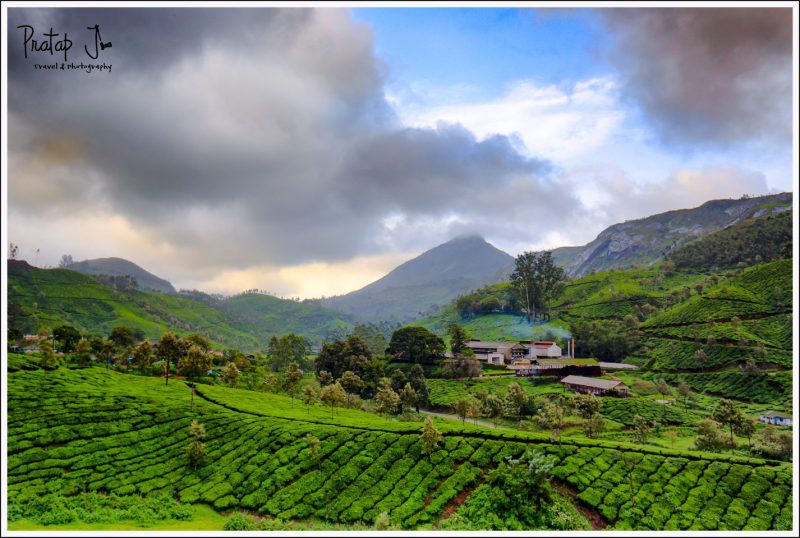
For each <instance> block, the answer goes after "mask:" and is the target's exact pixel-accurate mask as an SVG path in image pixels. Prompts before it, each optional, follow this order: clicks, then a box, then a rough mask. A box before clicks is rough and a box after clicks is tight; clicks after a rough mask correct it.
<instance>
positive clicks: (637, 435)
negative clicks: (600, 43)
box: [633, 415, 654, 445]
mask: <svg viewBox="0 0 800 538" xmlns="http://www.w3.org/2000/svg"><path fill="white" fill-rule="evenodd" d="M653 426H654V424H653V422H652V421H651V420H647V419H646V418H644V417H643V416H641V415H634V417H633V440H634V442H636V443H639V444H642V445H643V444H645V443H647V439H648V438H649V437H650V434H651V433H652V431H653Z"/></svg>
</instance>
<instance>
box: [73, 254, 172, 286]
mask: <svg viewBox="0 0 800 538" xmlns="http://www.w3.org/2000/svg"><path fill="white" fill-rule="evenodd" d="M68 269H70V270H72V271H77V272H79V273H83V274H84V275H109V276H132V277H133V278H135V279H136V282H137V283H138V284H139V289H140V290H141V291H147V292H157V293H175V288H173V287H172V284H171V283H170V282H169V281H167V280H164V279H163V278H159V277H157V276H156V275H154V274H152V273H150V272H148V271H145V270H144V269H142V268H141V267H139V266H138V265H136V264H135V263H133V262H130V261H128V260H124V259H122V258H97V259H94V260H83V261H80V262H76V263H73V264H72V265H70V266H69V267H68Z"/></svg>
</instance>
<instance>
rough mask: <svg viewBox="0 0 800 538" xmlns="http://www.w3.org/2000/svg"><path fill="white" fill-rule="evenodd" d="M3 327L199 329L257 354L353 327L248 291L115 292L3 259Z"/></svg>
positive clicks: (311, 308)
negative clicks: (290, 336)
mask: <svg viewBox="0 0 800 538" xmlns="http://www.w3.org/2000/svg"><path fill="white" fill-rule="evenodd" d="M8 323H9V327H13V328H18V329H20V330H22V331H23V332H24V333H26V334H30V333H35V332H36V331H37V330H38V329H39V327H42V326H44V327H49V328H51V329H52V328H54V327H58V326H59V325H62V324H68V325H73V326H74V327H76V328H78V329H79V330H82V331H86V332H88V333H90V334H97V335H103V336H105V335H107V334H108V333H109V332H110V331H111V329H112V328H114V327H117V326H126V327H129V328H131V329H140V330H142V331H143V332H144V334H145V335H146V336H147V337H148V338H158V337H160V336H161V334H163V333H164V331H166V330H173V331H176V332H178V333H180V334H188V333H192V332H200V333H201V334H203V335H204V336H206V337H208V338H210V339H211V340H212V341H214V342H216V343H217V344H219V345H221V346H225V347H237V348H240V349H241V350H243V351H257V350H264V349H265V348H266V346H267V343H268V342H269V339H270V338H271V337H272V336H280V335H283V334H286V333H289V332H294V333H296V334H299V335H302V336H305V337H306V338H308V339H309V340H310V341H311V342H312V343H317V344H318V343H321V342H322V341H323V340H324V339H325V338H327V337H328V336H330V335H333V334H337V332H338V333H341V332H343V331H344V332H348V331H349V330H350V329H352V327H353V325H352V323H351V321H350V319H349V317H347V316H346V315H344V314H342V313H340V312H336V311H334V310H329V309H326V308H321V307H320V306H318V305H314V304H306V303H299V302H296V301H288V300H283V299H278V298H276V297H271V296H267V295H262V294H255V293H247V294H240V295H237V296H234V297H230V298H216V297H212V296H209V295H205V294H202V293H193V294H192V293H190V294H166V293H147V292H143V291H140V290H136V289H118V288H115V287H112V286H109V285H107V284H104V283H103V282H99V281H97V280H96V279H95V278H93V277H91V276H88V275H84V274H81V273H78V272H76V271H72V270H71V269H39V268H36V267H32V266H30V265H28V264H27V263H26V262H25V261H20V260H9V262H8Z"/></svg>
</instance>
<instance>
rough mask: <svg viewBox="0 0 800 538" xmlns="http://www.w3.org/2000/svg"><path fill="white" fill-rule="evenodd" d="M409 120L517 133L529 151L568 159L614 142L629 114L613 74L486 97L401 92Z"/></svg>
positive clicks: (484, 133) (524, 85)
mask: <svg viewBox="0 0 800 538" xmlns="http://www.w3.org/2000/svg"><path fill="white" fill-rule="evenodd" d="M395 102H396V104H397V105H398V108H399V110H400V114H401V116H402V118H403V120H404V121H405V122H406V123H409V124H411V125H417V126H432V125H436V123H438V122H441V121H445V122H451V123H459V124H461V125H463V126H464V127H466V128H467V129H469V130H471V131H472V132H474V133H475V134H476V135H478V137H481V138H484V137H491V136H494V135H498V134H503V135H509V136H514V137H516V138H517V140H518V142H519V144H518V147H519V149H520V150H521V151H523V152H524V153H527V154H529V155H534V154H535V155H538V156H540V157H543V158H546V159H550V160H554V161H562V160H565V159H575V158H578V157H580V156H582V155H585V154H588V153H590V152H592V151H593V150H595V149H597V148H599V147H601V146H603V145H604V144H606V143H608V141H609V140H610V139H611V138H612V137H613V136H614V135H615V133H616V131H617V130H618V128H619V127H620V126H621V125H622V123H623V121H624V119H625V113H624V111H623V110H622V108H621V107H620V106H619V104H618V97H617V86H616V84H615V82H614V80H613V79H611V78H598V79H590V80H584V81H580V82H577V83H574V84H571V85H567V86H566V87H559V86H555V85H549V86H539V85H536V84H534V83H533V82H530V81H520V82H517V83H516V84H514V85H513V86H512V87H511V88H510V89H509V90H508V91H507V92H506V93H505V95H503V96H501V97H499V98H497V99H493V100H489V101H484V102H466V103H460V104H452V105H443V106H434V107H425V106H420V105H417V104H415V103H414V102H413V101H409V102H408V103H407V104H404V101H403V99H402V98H400V97H397V98H396V101H395Z"/></svg>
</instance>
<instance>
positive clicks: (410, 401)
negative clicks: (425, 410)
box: [400, 383, 419, 414]
mask: <svg viewBox="0 0 800 538" xmlns="http://www.w3.org/2000/svg"><path fill="white" fill-rule="evenodd" d="M418 399H419V395H418V394H417V391H415V390H414V387H412V386H411V383H406V384H405V386H404V387H403V390H401V391H400V402H401V403H402V404H403V413H405V414H409V413H410V412H411V407H412V406H413V405H414V404H416V403H417V400H418Z"/></svg>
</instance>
